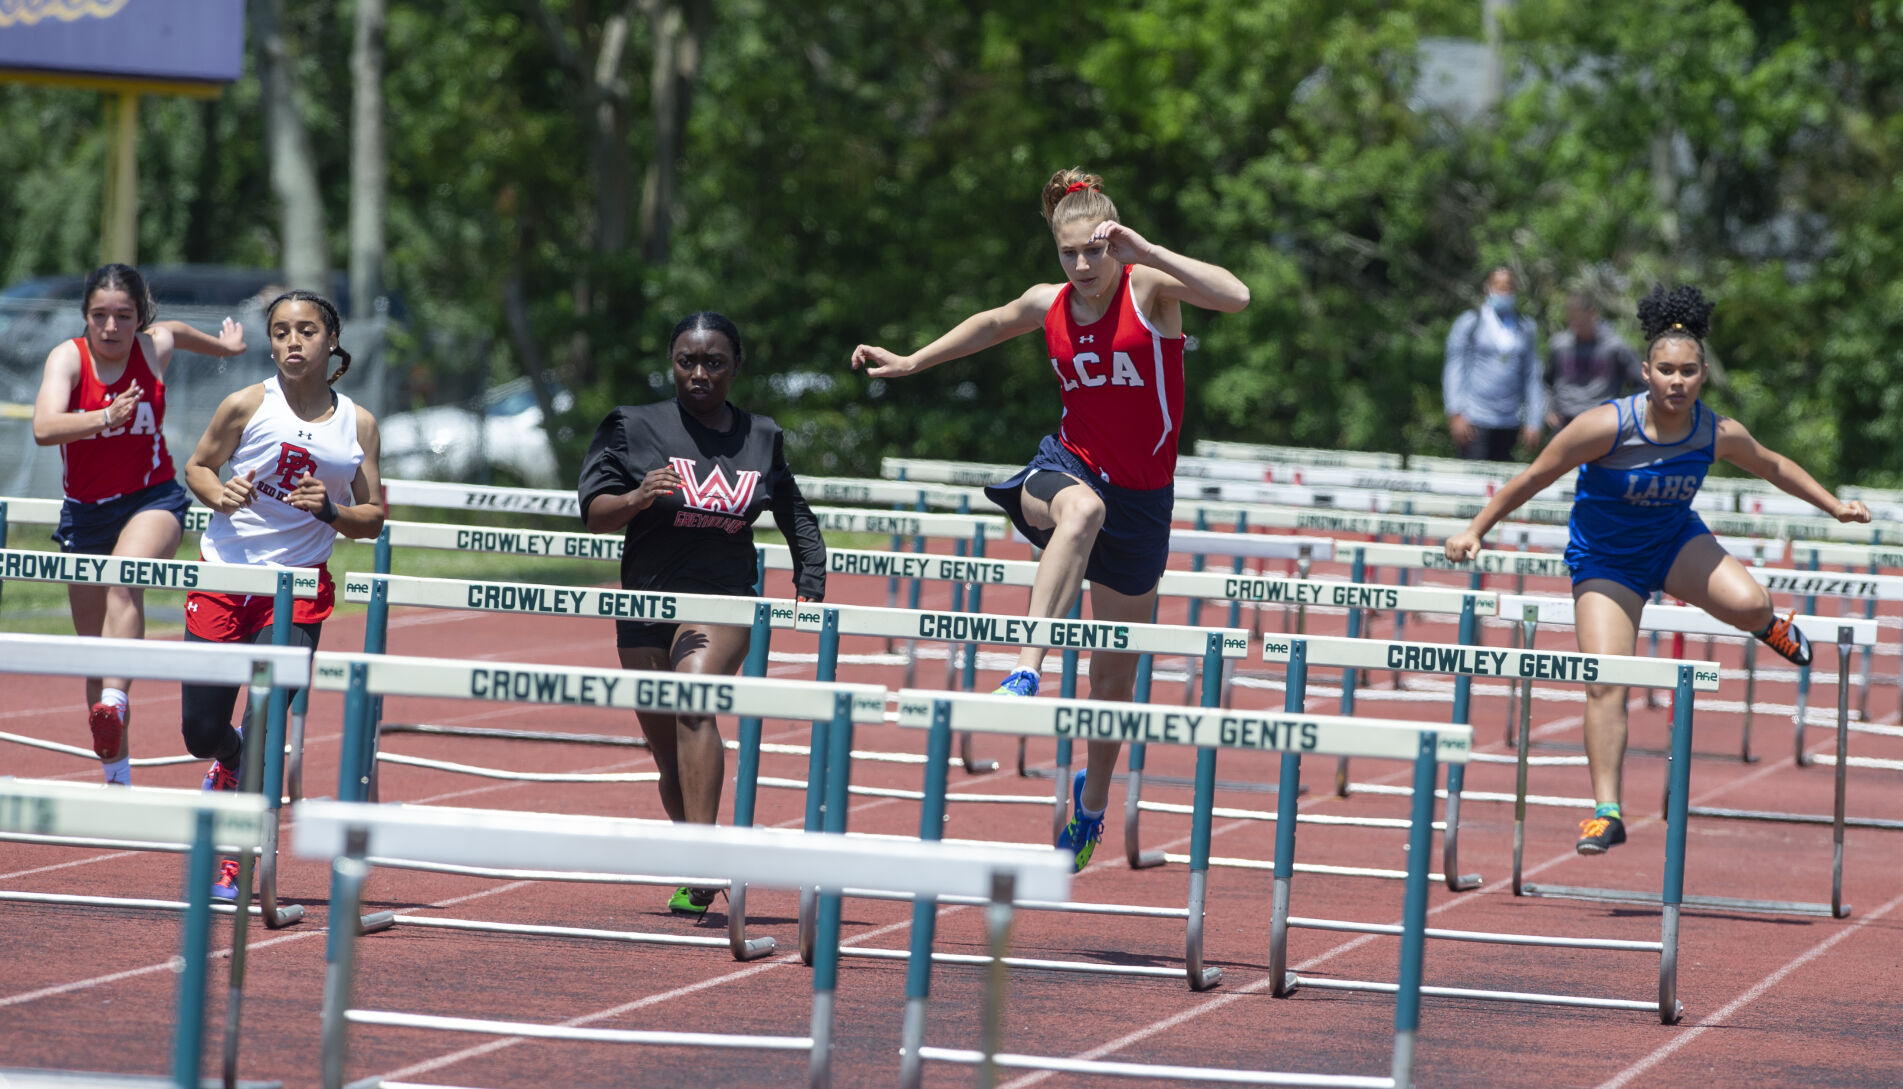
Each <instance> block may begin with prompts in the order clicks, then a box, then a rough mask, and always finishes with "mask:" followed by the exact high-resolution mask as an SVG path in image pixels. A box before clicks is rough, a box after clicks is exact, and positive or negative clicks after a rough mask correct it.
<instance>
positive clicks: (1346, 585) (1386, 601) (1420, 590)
mask: <svg viewBox="0 0 1903 1089" xmlns="http://www.w3.org/2000/svg"><path fill="white" fill-rule="evenodd" d="M1173 575H1174V576H1175V577H1176V578H1177V580H1178V583H1177V584H1178V585H1182V586H1184V587H1185V588H1188V586H1189V583H1188V580H1190V579H1205V580H1206V579H1221V578H1223V576H1219V575H1190V574H1188V573H1165V575H1164V576H1163V577H1164V580H1165V581H1166V582H1167V581H1170V580H1171V579H1172V576H1173ZM1247 581H1248V582H1250V583H1253V584H1254V585H1251V586H1247V587H1228V588H1226V589H1227V590H1228V591H1233V590H1235V589H1243V590H1245V591H1246V592H1248V593H1250V594H1251V595H1252V596H1260V597H1263V598H1267V599H1270V600H1276V599H1280V600H1301V601H1304V602H1306V603H1310V604H1327V605H1334V606H1338V607H1343V608H1347V609H1349V610H1350V614H1349V615H1350V619H1351V620H1352V619H1353V617H1354V612H1355V610H1360V609H1367V608H1379V609H1383V610H1388V611H1396V612H1429V613H1453V614H1455V615H1457V616H1458V617H1459V618H1460V619H1459V633H1460V634H1459V638H1460V642H1461V644H1462V645H1472V644H1473V643H1474V642H1475V641H1476V633H1477V631H1478V623H1479V618H1480V617H1482V616H1493V615H1495V614H1496V613H1497V612H1498V599H1497V597H1496V596H1495V595H1493V594H1490V593H1483V592H1479V591H1473V590H1452V589H1443V588H1438V587H1417V586H1373V585H1365V584H1360V583H1353V582H1336V581H1332V580H1301V579H1251V580H1247ZM1355 629H1356V625H1354V624H1352V623H1351V624H1350V635H1349V638H1358V634H1357V633H1356V631H1355ZM1285 638H1288V636H1285V635H1284V636H1272V635H1265V636H1264V639H1285ZM1354 672H1355V671H1354V670H1353V669H1352V668H1351V669H1350V670H1348V671H1347V672H1346V673H1345V674H1344V676H1343V680H1342V686H1341V706H1340V714H1341V715H1342V716H1343V717H1351V716H1353V715H1354V713H1355V687H1356V686H1355V678H1354ZM1288 684H1290V685H1291V686H1301V685H1305V684H1306V678H1305V676H1304V677H1301V678H1294V677H1291V679H1290V680H1289V681H1288ZM1470 685H1471V678H1467V677H1457V678H1455V680H1454V697H1453V705H1454V714H1453V723H1454V724H1455V725H1457V726H1466V725H1467V716H1468V703H1469V692H1470ZM1135 750H1136V747H1135V746H1133V749H1132V756H1131V762H1132V766H1133V768H1134V767H1135V766H1136V765H1137V763H1138V757H1137V755H1136V752H1135ZM1347 764H1348V758H1347V757H1346V756H1342V757H1340V758H1339V759H1338V761H1337V772H1336V792H1337V794H1338V795H1340V796H1344V797H1345V796H1346V794H1347V792H1348V791H1347ZM1464 765H1465V761H1461V762H1457V763H1450V764H1448V766H1447V813H1446V820H1445V823H1444V824H1442V825H1440V826H1439V827H1440V829H1441V831H1442V833H1443V834H1442V841H1441V854H1442V870H1443V872H1441V873H1437V874H1432V875H1430V876H1431V879H1433V880H1436V881H1445V882H1446V884H1447V887H1448V888H1449V889H1451V890H1453V891H1456V892H1460V891H1464V890H1467V889H1473V888H1478V887H1479V886H1480V883H1481V878H1480V875H1479V874H1463V873H1461V872H1460V863H1459V859H1460V797H1461V790H1462V788H1463V785H1464V778H1465V766H1464ZM1141 799H1142V783H1141V779H1140V778H1139V777H1138V776H1137V775H1136V774H1135V772H1134V771H1133V773H1132V775H1131V782H1130V784H1129V785H1128V787H1127V788H1126V789H1125V792H1124V851H1125V857H1126V859H1127V860H1128V862H1129V864H1130V867H1131V868H1132V869H1142V868H1145V867H1148V866H1156V865H1161V864H1162V863H1164V862H1188V861H1190V857H1189V856H1187V855H1176V854H1166V853H1164V852H1161V851H1148V852H1146V851H1143V850H1142V847H1141V838H1140V833H1139V823H1140V820H1141V816H1140V815H1141V813H1142V811H1144V810H1149V811H1152V812H1161V813H1187V812H1189V809H1188V807H1185V806H1181V805H1174V804H1166V803H1159V802H1145V801H1142V800H1141ZM1218 815H1220V816H1222V817H1224V818H1225V819H1229V820H1262V821H1272V820H1276V819H1277V814H1275V813H1269V812H1263V811H1260V810H1252V809H1233V808H1224V809H1222V810H1220V811H1219V814H1218ZM1296 819H1297V820H1300V821H1302V822H1304V823H1309V824H1331V825H1355V826H1360V827H1369V828H1394V827H1402V826H1405V824H1406V822H1404V821H1396V820H1393V819H1390V818H1383V817H1341V816H1328V815H1319V814H1303V815H1300V816H1299V817H1297V818H1296ZM1209 864H1210V865H1212V866H1229V867H1236V868H1242V869H1254V870H1267V869H1270V868H1271V867H1272V865H1273V864H1272V863H1270V862H1264V861H1261V860H1257V859H1246V858H1212V859H1210V860H1209ZM1302 868H1304V869H1308V870H1312V871H1313V872H1318V873H1335V874H1350V875H1353V876H1360V877H1381V878H1402V877H1405V876H1406V874H1405V873H1404V872H1403V871H1400V870H1391V869H1373V868H1365V867H1340V866H1309V865H1306V864H1305V865H1304V866H1303V867H1302Z"/></svg>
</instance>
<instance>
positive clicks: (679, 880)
mask: <svg viewBox="0 0 1903 1089" xmlns="http://www.w3.org/2000/svg"><path fill="white" fill-rule="evenodd" d="M348 577H350V578H359V577H361V576H356V575H352V576H348ZM386 577H387V576H386ZM603 592H606V591H603ZM616 592H618V591H616ZM683 596H685V595H683ZM721 600H726V601H730V602H734V603H736V604H738V605H741V606H746V607H748V608H751V607H752V606H753V605H754V604H755V603H754V602H752V601H749V600H748V599H745V598H727V599H721ZM758 604H759V605H760V606H761V608H762V609H764V608H765V607H766V603H764V602H761V603H758ZM315 674H316V676H315V685H316V687H318V688H322V689H330V690H333V691H341V692H343V693H344V694H345V695H344V744H343V752H342V754H341V761H340V763H341V767H340V769H339V772H338V782H337V796H338V798H340V799H341V800H344V801H367V800H369V792H370V786H371V768H372V763H373V761H374V759H375V747H376V713H375V709H374V701H375V700H376V699H377V698H378V697H383V696H393V695H401V696H430V697H437V698H443V699H472V700H490V701H501V702H513V703H534V704H546V705H554V706H565V707H601V708H616V709H619V710H624V711H681V710H696V711H704V712H708V713H718V714H728V715H738V716H743V717H750V718H752V720H753V721H754V722H755V723H756V726H755V730H754V733H753V735H752V737H751V738H750V739H743V740H742V742H741V749H740V772H739V782H738V786H737V787H736V789H735V792H734V823H735V824H736V825H738V826H741V827H745V826H748V825H751V824H752V823H753V802H754V797H753V789H754V780H755V779H756V778H757V776H758V769H759V733H758V725H757V723H758V722H759V720H760V719H762V718H768V717H771V718H792V719H808V720H814V721H817V722H832V723H834V724H835V728H838V727H839V725H840V724H842V723H844V724H850V723H852V722H854V721H858V722H883V721H884V720H885V689H883V688H879V687H878V686H876V685H864V684H838V683H815V682H810V681H768V680H764V679H761V678H757V677H699V676H695V675H692V674H680V673H649V672H644V671H640V670H626V669H589V668H581V667H575V666H552V665H541V664H529V663H509V662H489V661H480V662H477V661H450V660H445V659H437V658H409V657H401V656H397V655H390V654H339V653H334V652H329V651H325V652H320V653H319V654H318V655H317V664H316V669H315ZM816 734H819V735H821V736H823V731H820V730H818V729H817V728H816ZM813 749H814V751H815V752H816V753H818V754H819V756H820V758H821V759H822V760H823V759H824V757H825V752H826V750H825V746H824V745H823V744H818V743H816V744H815V745H814V746H813ZM640 777H641V778H643V779H645V780H647V781H652V780H653V779H655V778H657V777H658V776H657V775H656V774H654V773H651V772H650V773H643V774H642V775H641V776H640ZM622 778H624V779H625V778H627V777H622ZM822 781H823V776H822ZM821 800H822V799H821V797H820V795H819V793H818V792H813V794H812V795H811V796H809V799H808V804H807V810H808V814H809V818H808V819H809V822H810V821H812V820H814V819H815V817H814V814H815V810H816V808H817V807H818V806H819V804H820V802H821ZM825 816H826V815H825V813H824V812H823V811H819V812H818V813H817V819H819V820H824V819H825ZM371 861H373V862H374V863H376V864H377V865H384V866H397V867H402V868H408V869H423V870H434V871H437V872H447V873H456V874H461V875H463V876H469V877H493V878H503V879H514V878H532V879H543V880H565V881H582V882H596V883H625V884H644V885H687V884H698V885H705V884H708V882H705V881H702V880H699V878H698V877H696V876H658V875H650V876H645V877H638V876H629V875H628V874H625V873H621V872H619V871H615V872H613V873H603V872H601V871H600V869H599V867H596V868H594V869H582V870H579V871H573V872H569V871H555V870H551V869H550V868H549V867H548V866H546V865H530V866H528V867H527V868H525V869H514V870H510V869H497V868H494V867H469V866H456V867H445V866H444V865H442V864H437V863H432V862H430V861H429V860H428V859H409V858H404V857H399V856H388V857H374V858H372V859H371ZM683 872H684V873H687V874H689V875H694V874H696V873H697V872H698V871H694V870H692V869H688V870H685V871H683ZM727 895H728V901H729V904H728V912H727V932H728V936H727V937H726V938H702V937H696V936H682V935H678V934H653V933H641V932H634V931H610V930H593V929H581V928H576V927H552V926H543V927H527V926H521V925H518V924H513V923H496V922H477V921H469V920H455V919H431V918H422V917H416V916H409V915H402V916H394V917H386V916H383V915H379V916H377V917H376V918H377V919H378V921H379V922H380V923H401V924H402V925H404V926H425V927H428V926H434V927H444V928H449V929H457V930H480V931H488V932H494V933H511V934H536V935H548V936H562V937H575V938H595V939H601V940H606V941H620V942H643V943H651V944H661V945H689V946H726V947H728V948H729V949H730V950H731V951H732V953H733V956H734V959H736V960H756V959H758V958H760V957H764V956H767V955H768V954H770V953H772V952H773V950H774V948H775V943H774V940H773V939H772V938H755V939H751V940H749V939H748V937H747V932H746V928H747V918H746V914H747V913H746V889H745V888H744V886H741V885H734V886H732V887H731V888H730V889H729V890H728V893H727Z"/></svg>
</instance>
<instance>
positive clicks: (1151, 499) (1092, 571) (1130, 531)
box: [985, 435, 1176, 597]
mask: <svg viewBox="0 0 1903 1089" xmlns="http://www.w3.org/2000/svg"><path fill="white" fill-rule="evenodd" d="M1038 471H1050V472H1059V473H1068V474H1070V475H1071V476H1074V477H1076V478H1077V479H1078V480H1080V481H1082V482H1083V483H1084V485H1085V486H1086V487H1088V488H1090V490H1092V491H1094V492H1096V493H1097V495H1098V496H1099V497H1101V498H1102V499H1103V505H1104V520H1103V528H1102V529H1100V530H1098V531H1097V542H1096V544H1094V545H1092V546H1091V549H1090V564H1089V566H1088V567H1086V568H1085V569H1084V577H1085V578H1087V579H1089V580H1090V581H1091V583H1092V584H1093V585H1097V586H1107V587H1109V588H1110V589H1112V590H1115V591H1116V592H1117V593H1120V594H1124V595H1126V596H1129V597H1140V596H1142V595H1144V594H1147V593H1149V592H1150V591H1151V590H1154V589H1156V584H1157V582H1158V580H1160V579H1161V578H1162V577H1163V568H1164V567H1165V566H1167V564H1168V563H1169V557H1170V518H1171V514H1172V513H1173V512H1174V511H1175V509H1176V489H1175V488H1174V487H1168V488H1150V489H1145V490H1140V491H1139V490H1136V489H1132V488H1119V487H1117V486H1116V485H1115V484H1110V483H1107V482H1106V481H1104V480H1103V479H1102V478H1100V477H1099V476H1098V475H1097V474H1096V473H1095V472H1093V471H1091V469H1090V466H1088V465H1086V464H1084V461H1083V459H1082V458H1080V457H1078V456H1077V455H1076V454H1073V453H1071V452H1070V449H1069V448H1068V447H1066V446H1065V445H1064V444H1063V443H1061V442H1059V441H1058V440H1057V436H1055V435H1046V436H1044V441H1042V442H1040V443H1038V447H1037V455H1036V456H1035V457H1033V458H1032V459H1031V463H1030V464H1029V465H1026V466H1025V467H1024V468H1023V469H1021V470H1019V471H1018V473H1017V474H1016V475H1015V476H1013V477H1012V478H1011V479H1009V480H1007V481H1005V482H1004V483H1002V484H990V485H986V487H985V496H986V498H988V499H990V500H991V501H992V502H993V503H996V504H997V505H998V506H1000V507H1003V508H1004V512H1005V514H1007V515H1009V516H1010V518H1011V523H1012V524H1013V525H1015V526H1017V527H1018V532H1019V533H1022V534H1024V536H1025V537H1026V538H1027V539H1028V540H1030V541H1031V543H1032V544H1035V545H1037V546H1038V547H1039V548H1043V547H1045V546H1046V545H1048V544H1050V541H1051V531H1050V530H1048V529H1036V528H1034V527H1032V526H1031V525H1030V524H1029V523H1027V522H1025V520H1024V508H1023V505H1022V503H1023V490H1024V482H1025V480H1027V479H1029V477H1030V475H1031V474H1032V473H1033V472H1038Z"/></svg>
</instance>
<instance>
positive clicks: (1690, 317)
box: [1639, 284, 1715, 364]
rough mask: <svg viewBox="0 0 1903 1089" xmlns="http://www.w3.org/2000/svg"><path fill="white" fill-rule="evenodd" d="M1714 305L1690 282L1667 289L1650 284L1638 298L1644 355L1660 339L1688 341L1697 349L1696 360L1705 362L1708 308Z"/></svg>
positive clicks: (1646, 354)
mask: <svg viewBox="0 0 1903 1089" xmlns="http://www.w3.org/2000/svg"><path fill="white" fill-rule="evenodd" d="M1714 305H1715V304H1714V303H1713V302H1712V301H1711V300H1709V299H1707V298H1705V293H1704V292H1702V291H1700V290H1698V289H1697V288H1695V287H1693V286H1692V285H1690V284H1681V285H1679V286H1678V287H1674V288H1669V289H1668V288H1667V287H1666V286H1665V285H1664V284H1653V285H1652V290H1651V291H1648V292H1646V295H1645V298H1643V299H1640V300H1639V329H1640V330H1641V331H1642V332H1644V334H1645V358H1646V359H1648V360H1649V359H1651V358H1652V348H1653V346H1654V345H1656V344H1657V343H1658V342H1659V341H1661V340H1671V339H1673V338H1677V339H1680V340H1689V341H1691V342H1692V344H1694V345H1695V346H1696V347H1697V348H1698V362H1699V363H1701V364H1702V363H1704V362H1705V338H1706V337H1707V336H1709V335H1710V334H1711V311H1712V308H1713V306H1714Z"/></svg>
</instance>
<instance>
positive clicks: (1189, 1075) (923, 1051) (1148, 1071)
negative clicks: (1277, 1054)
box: [918, 1047, 1396, 1089]
mask: <svg viewBox="0 0 1903 1089" xmlns="http://www.w3.org/2000/svg"><path fill="white" fill-rule="evenodd" d="M918 1053H919V1057H920V1058H922V1059H930V1060H932V1061H934V1062H941V1063H962V1064H964V1065H966V1066H977V1065H980V1064H982V1063H983V1062H984V1061H985V1054H984V1052H982V1051H971V1050H967V1049H964V1048H950V1047H922V1048H919V1052H918ZM991 1061H992V1062H993V1063H994V1064H995V1065H997V1066H999V1067H1002V1068H1004V1069H1007V1070H1048V1071H1054V1072H1058V1073H1066V1074H1098V1075H1102V1076H1107V1077H1125V1078H1149V1079H1160V1080H1166V1081H1171V1082H1182V1081H1212V1082H1221V1083H1223V1084H1225V1085H1278V1086H1297V1085H1303V1086H1319V1087H1326V1089H1396V1086H1395V1082H1394V1079H1393V1078H1365V1077H1355V1076H1352V1075H1347V1074H1299V1073H1282V1072H1279V1071H1269V1070H1229V1069H1224V1068H1220V1067H1195V1066H1161V1065H1158V1064H1155V1063H1131V1062H1111V1061H1106V1060H1103V1059H1067V1058H1059V1057H1057V1056H1050V1055H1019V1054H1013V1053H1010V1052H999V1053H998V1054H996V1055H993V1056H991Z"/></svg>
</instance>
